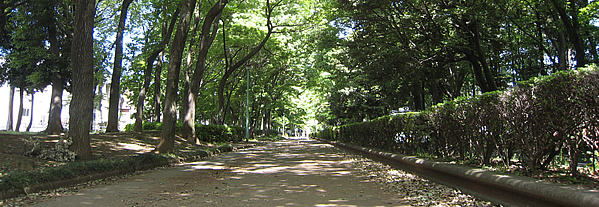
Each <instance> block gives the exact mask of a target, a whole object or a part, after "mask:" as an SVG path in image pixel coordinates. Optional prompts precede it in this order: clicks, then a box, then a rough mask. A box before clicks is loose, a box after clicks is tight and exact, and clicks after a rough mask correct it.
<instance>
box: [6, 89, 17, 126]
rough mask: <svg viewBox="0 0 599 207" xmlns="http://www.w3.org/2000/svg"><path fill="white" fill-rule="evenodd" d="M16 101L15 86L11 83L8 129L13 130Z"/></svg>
mask: <svg viewBox="0 0 599 207" xmlns="http://www.w3.org/2000/svg"><path fill="white" fill-rule="evenodd" d="M14 102H15V86H13V85H10V93H9V95H8V118H7V119H6V130H7V131H12V130H13V125H14V124H13V113H14Z"/></svg>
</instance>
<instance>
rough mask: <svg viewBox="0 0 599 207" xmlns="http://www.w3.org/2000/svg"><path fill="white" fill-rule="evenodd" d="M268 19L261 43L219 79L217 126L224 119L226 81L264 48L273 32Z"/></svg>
mask: <svg viewBox="0 0 599 207" xmlns="http://www.w3.org/2000/svg"><path fill="white" fill-rule="evenodd" d="M269 11H270V9H269ZM268 17H269V18H268V19H269V25H268V33H267V34H266V36H265V37H264V39H263V40H262V42H261V43H260V44H259V45H258V46H257V47H256V48H254V50H252V51H251V52H250V53H249V54H247V55H246V56H245V57H244V58H242V59H241V60H240V61H239V62H237V63H236V64H235V65H232V66H230V67H229V68H228V69H227V71H225V74H224V75H223V77H222V78H221V80H220V82H219V84H218V90H217V93H218V124H223V123H224V118H225V96H224V91H225V86H226V83H227V79H228V78H229V77H230V76H231V75H232V74H233V72H235V70H237V69H238V68H240V67H241V66H243V65H245V64H246V63H247V62H248V61H249V60H250V59H251V58H252V57H254V55H256V54H258V52H260V50H261V49H262V48H263V47H264V45H266V42H267V41H268V39H269V38H270V36H271V35H272V32H273V31H272V25H270V16H268Z"/></svg>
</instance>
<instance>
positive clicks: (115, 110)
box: [106, 0, 133, 132]
mask: <svg viewBox="0 0 599 207" xmlns="http://www.w3.org/2000/svg"><path fill="white" fill-rule="evenodd" d="M131 2H133V0H123V5H122V6H121V15H120V17H119V25H118V27H117V31H116V41H115V43H114V44H115V49H114V68H113V69H112V82H111V83H110V101H109V106H108V126H106V132H118V131H119V110H120V108H119V106H120V104H119V101H120V99H121V74H122V66H123V33H124V32H125V22H126V21H127V11H128V10H129V5H131Z"/></svg>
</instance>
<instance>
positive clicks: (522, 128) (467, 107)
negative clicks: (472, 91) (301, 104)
mask: <svg viewBox="0 0 599 207" xmlns="http://www.w3.org/2000/svg"><path fill="white" fill-rule="evenodd" d="M596 71H597V68H596V67H595V68H594V69H592V70H588V71H583V70H581V71H568V72H560V73H556V74H554V75H552V76H546V77H541V78H536V79H533V80H530V81H527V82H521V83H519V84H518V87H515V88H512V89H509V90H506V91H497V92H491V93H485V94H483V95H481V96H476V97H470V98H465V97H461V98H458V99H456V100H454V101H449V102H445V103H442V104H439V105H437V106H434V107H431V108H430V109H429V110H427V111H423V112H420V113H408V114H400V115H395V116H385V117H381V118H378V119H375V120H372V121H370V122H360V123H353V124H346V125H343V126H339V127H335V128H328V129H325V130H323V131H321V132H319V133H317V134H316V137H319V138H323V139H329V140H338V141H341V142H345V143H350V144H355V145H360V146H364V147H371V148H377V149H382V150H388V151H394V152H400V153H404V154H419V153H424V154H431V155H435V156H438V157H441V158H455V159H460V160H474V161H476V162H477V164H479V165H486V164H489V163H490V162H491V159H492V157H499V158H500V160H502V161H503V163H504V164H505V165H511V164H512V163H511V162H510V160H511V158H513V157H514V155H516V154H518V155H519V157H520V161H521V162H522V163H523V167H525V168H526V169H528V170H539V169H541V170H543V169H546V168H547V166H548V165H549V164H551V162H552V161H553V159H554V158H555V157H556V155H558V154H559V153H561V152H562V151H565V152H568V154H570V155H571V157H570V159H569V160H570V166H571V167H570V168H571V169H576V167H575V166H576V164H577V163H576V162H577V160H578V158H577V157H578V156H577V155H578V154H580V153H581V152H585V151H586V150H589V149H592V150H593V151H594V150H597V149H596V147H595V146H596V143H597V142H599V139H598V135H599V107H597V106H599V73H598V72H596Z"/></svg>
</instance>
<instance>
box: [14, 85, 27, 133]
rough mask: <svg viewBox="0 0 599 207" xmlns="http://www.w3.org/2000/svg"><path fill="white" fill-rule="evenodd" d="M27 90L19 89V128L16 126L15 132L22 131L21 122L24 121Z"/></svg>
mask: <svg viewBox="0 0 599 207" xmlns="http://www.w3.org/2000/svg"><path fill="white" fill-rule="evenodd" d="M24 91H25V90H23V88H19V112H18V113H17V126H15V131H16V132H19V131H21V121H22V120H23V96H24V95H25V93H24Z"/></svg>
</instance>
